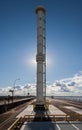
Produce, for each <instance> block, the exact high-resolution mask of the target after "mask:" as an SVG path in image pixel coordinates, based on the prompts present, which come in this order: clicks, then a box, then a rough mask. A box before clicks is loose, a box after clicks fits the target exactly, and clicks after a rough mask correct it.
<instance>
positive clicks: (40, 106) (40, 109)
mask: <svg viewBox="0 0 82 130" xmlns="http://www.w3.org/2000/svg"><path fill="white" fill-rule="evenodd" d="M45 110H46V108H45V105H39V104H36V106H35V107H34V111H45Z"/></svg>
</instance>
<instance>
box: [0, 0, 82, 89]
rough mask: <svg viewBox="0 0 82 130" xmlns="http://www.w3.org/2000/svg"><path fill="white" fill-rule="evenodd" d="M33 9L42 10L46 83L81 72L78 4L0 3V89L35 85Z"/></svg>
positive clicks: (78, 0) (68, 0)
mask: <svg viewBox="0 0 82 130" xmlns="http://www.w3.org/2000/svg"><path fill="white" fill-rule="evenodd" d="M37 5H43V6H44V7H45V8H46V46H47V59H48V63H47V83H48V84H53V83H54V82H55V81H57V80H58V81H59V80H61V79H65V78H70V77H73V76H74V75H75V74H77V73H79V72H80V71H82V0H0V88H4V87H8V86H13V82H14V81H15V79H17V78H20V81H17V82H16V84H17V85H19V84H21V85H25V84H28V83H30V84H31V83H35V81H36V65H35V64H34V62H33V60H34V59H35V57H36V45H37V39H36V38H37V16H36V14H35V8H36V7H37Z"/></svg>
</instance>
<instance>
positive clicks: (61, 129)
mask: <svg viewBox="0 0 82 130" xmlns="http://www.w3.org/2000/svg"><path fill="white" fill-rule="evenodd" d="M20 130H82V122H55V123H54V122H29V123H27V122H25V123H24V125H23V126H22V128H21V129H20Z"/></svg>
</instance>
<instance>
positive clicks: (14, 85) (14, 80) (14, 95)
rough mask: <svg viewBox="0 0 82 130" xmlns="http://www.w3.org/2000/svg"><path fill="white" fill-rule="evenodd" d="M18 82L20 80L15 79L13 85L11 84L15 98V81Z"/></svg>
mask: <svg viewBox="0 0 82 130" xmlns="http://www.w3.org/2000/svg"><path fill="white" fill-rule="evenodd" d="M18 80H20V78H18V79H15V80H14V83H13V90H14V96H15V84H16V81H18Z"/></svg>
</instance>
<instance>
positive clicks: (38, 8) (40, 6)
mask: <svg viewBox="0 0 82 130" xmlns="http://www.w3.org/2000/svg"><path fill="white" fill-rule="evenodd" d="M39 10H42V11H43V12H44V13H46V10H45V8H44V7H43V6H42V5H39V6H37V8H36V10H35V12H36V14H37V13H38V11H39Z"/></svg>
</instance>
